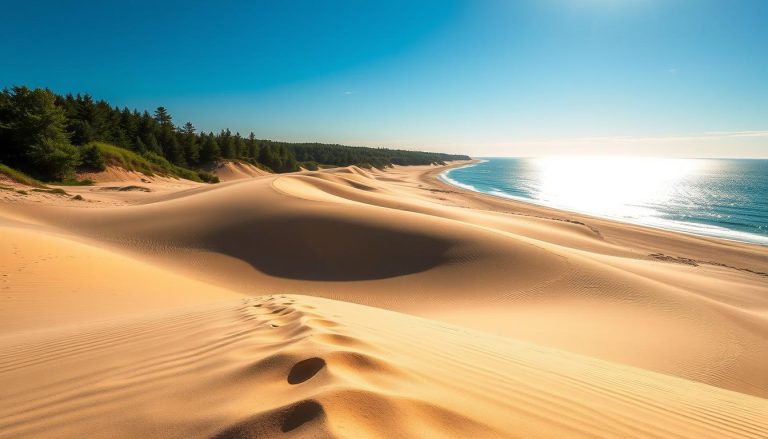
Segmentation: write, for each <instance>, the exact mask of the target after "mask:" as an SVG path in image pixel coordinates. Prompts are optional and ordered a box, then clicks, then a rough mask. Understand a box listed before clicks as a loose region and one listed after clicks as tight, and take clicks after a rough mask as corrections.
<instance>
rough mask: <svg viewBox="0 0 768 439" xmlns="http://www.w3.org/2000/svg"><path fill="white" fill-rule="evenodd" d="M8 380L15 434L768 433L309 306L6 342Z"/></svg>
mask: <svg viewBox="0 0 768 439" xmlns="http://www.w3.org/2000/svg"><path fill="white" fill-rule="evenodd" d="M0 371H1V372H0V373H2V376H3V378H4V379H5V383H7V384H6V386H5V388H4V392H5V397H4V398H3V399H2V402H0V431H2V434H0V435H1V436H3V437H18V436H28V437H36V436H46V437H81V436H86V435H87V436H89V437H147V436H149V437H169V438H171V437H217V438H243V437H259V438H260V437H331V436H332V437H349V438H360V437H382V438H384V437H525V438H529V437H586V436H600V437H607V436H613V437H699V438H704V437H713V438H716V437H725V436H729V437H755V438H758V437H764V436H765V435H766V434H768V405H767V404H766V402H765V400H762V399H759V398H756V397H751V396H746V395H743V394H738V393H735V392H730V391H726V390H722V389H718V388H715V387H711V386H707V385H703V384H698V383H694V382H691V381H686V380H682V379H678V378H672V377H668V376H664V375H660V374H655V373H651V372H647V371H642V370H639V369H635V368H631V367H626V366H619V365H616V364H612V363H607V362H603V361H599V360H594V359H589V358H586V357H580V356H577V355H573V354H567V353H565V352H562V351H557V350H553V349H548V348H544V347H541V346H537V345H534V344H529V343H524V342H518V341H514V340H511V339H506V338H501V337H493V336H488V335H487V334H483V333H477V332H473V331H469V330H465V329H462V328H459V327H454V326H450V325H446V324H442V323H438V322H434V321H429V320H423V319H419V318H415V317H411V316H407V315H403V314H397V313H393V312H388V311H384V310H379V309H375V308H369V307H363V306H360V305H353V304H348V303H343V302H336V301H330V300H327V299H319V298H310V297H306V296H292V295H281V296H265V297H259V298H251V299H244V300H236V301H234V302H230V303H227V304H221V305H215V306H209V307H204V308H199V309H195V310H187V311H185V312H181V313H171V314H166V315H156V316H154V317H153V318H143V319H138V320H126V321H120V322H112V323H110V324H107V325H95V326H88V327H83V328H81V329H80V330H79V331H77V332H73V333H69V334H65V333H62V332H60V333H57V334H56V335H55V336H50V335H48V334H46V335H45V337H38V338H35V339H30V340H24V342H20V343H6V344H5V345H4V346H3V356H2V359H0ZM31 379H34V385H30V384H29V381H30V380H31ZM128 408H130V409H128Z"/></svg>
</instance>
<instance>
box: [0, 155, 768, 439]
mask: <svg viewBox="0 0 768 439" xmlns="http://www.w3.org/2000/svg"><path fill="white" fill-rule="evenodd" d="M464 164H466V163H452V164H451V165H450V166H461V165H464ZM445 169H446V167H443V166H412V167H399V166H396V167H394V168H390V169H387V170H385V171H380V170H376V169H372V170H366V169H361V168H357V167H348V168H335V169H328V170H323V171H314V172H312V171H305V172H299V173H291V174H265V175H261V173H260V172H258V170H252V169H244V168H242V167H241V168H235V167H232V166H230V167H229V168H227V169H226V170H225V171H226V172H227V178H224V179H222V180H223V181H222V183H219V184H214V185H204V184H198V183H191V182H189V183H187V182H183V181H180V180H174V179H170V178H168V179H163V178H154V179H144V180H142V178H143V177H139V176H136V175H125V174H121V173H119V172H117V171H115V172H113V173H112V174H109V173H108V175H112V176H113V177H114V178H109V179H107V180H100V181H97V183H96V185H94V186H79V187H66V188H65V189H66V190H67V192H69V193H70V195H80V196H81V197H82V198H83V200H73V199H71V198H70V197H61V196H56V195H53V194H47V193H29V194H26V195H22V194H19V193H15V192H9V191H3V192H2V193H0V196H2V198H1V199H0V236H2V239H0V247H1V250H0V389H2V390H0V395H1V397H0V437H8V438H12V437H61V438H68V437H83V436H89V437H104V438H107V437H110V438H111V437H137V436H143V437H163V438H165V437H179V438H187V437H219V438H241V437H259V438H261V437H276V438H282V437H286V438H310V437H345V438H363V437H372V438H375V437H381V438H391V437H488V438H497V437H520V438H531V437H665V438H666V437H690V438H703V437H711V438H722V437H753V438H761V437H767V436H768V399H767V398H768V360H767V359H768V248H766V247H761V246H757V245H751V244H744V243H738V242H731V241H725V240H718V239H714V238H703V237H697V236H692V235H685V234H681V233H676V232H670V231H663V230H658V229H652V228H648V227H644V226H638V225H631V224H625V223H620V222H615V221H610V220H605V219H600V218H594V217H589V216H586V215H580V214H575V213H569V212H564V211H558V210H555V209H549V208H545V207H539V206H535V205H529V204H524V203H520V202H516V201H511V200H505V199H501V198H495V197H492V196H487V195H482V194H478V193H473V192H470V191H466V190H464V189H460V188H457V187H454V186H451V185H448V184H446V183H443V182H442V181H440V180H439V178H438V175H439V173H440V172H443V171H444V170H445ZM125 188H128V189H125ZM137 188H138V189H137Z"/></svg>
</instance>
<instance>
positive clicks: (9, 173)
mask: <svg viewBox="0 0 768 439" xmlns="http://www.w3.org/2000/svg"><path fill="white" fill-rule="evenodd" d="M0 174H2V175H5V176H6V177H8V178H10V179H11V180H13V181H15V182H16V183H21V184H25V185H27V186H33V187H37V188H46V187H47V186H46V185H44V184H43V183H42V182H40V181H38V180H35V179H34V178H32V177H30V176H29V175H27V174H25V173H23V172H21V171H17V170H16V169H13V168H11V167H9V166H6V165H4V164H2V163H0Z"/></svg>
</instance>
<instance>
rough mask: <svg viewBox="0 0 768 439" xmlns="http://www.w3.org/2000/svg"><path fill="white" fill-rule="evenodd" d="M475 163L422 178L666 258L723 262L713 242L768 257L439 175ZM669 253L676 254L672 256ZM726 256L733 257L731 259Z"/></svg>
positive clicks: (746, 245) (755, 247)
mask: <svg viewBox="0 0 768 439" xmlns="http://www.w3.org/2000/svg"><path fill="white" fill-rule="evenodd" d="M475 163H479V160H476V161H473V162H468V163H457V164H450V165H448V166H445V167H443V168H440V169H434V170H428V171H426V172H424V174H423V176H421V177H420V179H421V180H422V181H424V182H425V183H428V184H431V185H433V186H435V187H436V188H438V189H440V190H449V191H453V192H456V193H458V194H461V195H462V198H463V200H462V201H465V202H467V201H468V202H467V203H466V204H467V205H469V206H472V207H474V208H478V207H480V208H483V207H485V208H488V209H493V210H501V211H503V212H504V213H509V214H516V215H527V216H528V215H529V216H534V217H539V218H544V219H557V220H561V221H576V222H578V223H581V224H583V225H588V226H591V227H594V228H595V230H598V231H600V233H601V234H602V235H603V236H604V237H607V238H609V239H614V240H616V242H617V243H618V244H621V245H628V244H629V245H632V246H638V245H639V246H640V247H641V248H646V249H647V250H648V251H649V253H648V254H649V255H651V254H657V253H659V251H653V250H655V249H658V248H661V249H662V250H663V251H661V253H663V255H661V257H662V258H663V260H664V259H666V260H672V259H678V260H681V261H682V260H685V261H690V262H696V263H701V264H714V265H720V264H722V262H719V261H717V259H718V258H717V256H722V254H719V255H713V254H712V251H711V250H707V249H706V248H707V247H709V246H713V245H714V246H716V248H718V249H721V250H722V251H724V252H731V251H734V250H735V251H737V252H742V251H744V252H746V253H747V254H750V255H752V256H757V257H764V258H768V246H765V245H760V244H756V243H752V242H744V241H737V240H730V239H725V238H720V237H713V236H706V235H697V234H693V233H686V232H683V231H678V230H671V229H665V228H660V227H654V226H650V225H645V224H638V223H632V222H625V221H621V220H617V219H613V218H605V217H599V216H595V215H590V214H586V213H580V212H574V211H570V210H565V209H560V208H556V207H550V206H544V205H540V204H536V203H532V202H526V201H522V200H516V199H510V198H506V197H500V196H497V195H493V194H487V193H484V192H479V191H473V190H470V189H466V188H463V187H460V186H456V185H453V184H451V183H449V182H446V181H445V180H443V179H442V178H440V175H441V174H442V173H443V172H445V171H447V170H449V169H452V168H458V167H462V166H467V165H470V164H475ZM472 198H477V200H475V201H474V202H473V201H472V200H471V199H472ZM481 200H482V201H481ZM643 237H651V238H659V237H661V238H664V239H667V240H668V242H667V243H666V244H665V245H663V246H648V245H642V238H643ZM667 253H674V254H673V255H669V254H667ZM725 259H728V260H730V258H725ZM726 265H727V266H728V267H729V268H735V269H739V270H742V269H744V268H746V269H747V270H748V271H750V272H756V273H760V274H761V275H764V276H768V273H766V271H768V270H765V269H764V267H763V265H764V262H763V261H760V260H755V261H753V263H750V264H748V265H749V266H748V267H736V266H733V265H731V264H727V263H726Z"/></svg>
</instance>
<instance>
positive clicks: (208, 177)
mask: <svg viewBox="0 0 768 439" xmlns="http://www.w3.org/2000/svg"><path fill="white" fill-rule="evenodd" d="M197 175H198V177H200V180H202V181H204V182H206V183H218V182H219V177H217V176H215V175H213V174H211V173H210V172H205V171H197Z"/></svg>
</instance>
